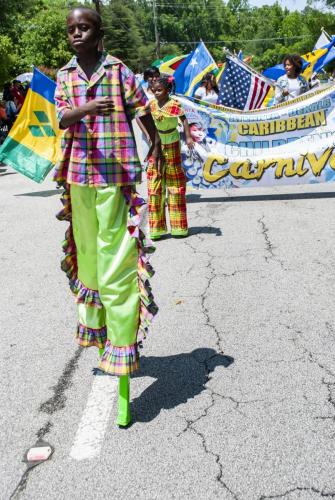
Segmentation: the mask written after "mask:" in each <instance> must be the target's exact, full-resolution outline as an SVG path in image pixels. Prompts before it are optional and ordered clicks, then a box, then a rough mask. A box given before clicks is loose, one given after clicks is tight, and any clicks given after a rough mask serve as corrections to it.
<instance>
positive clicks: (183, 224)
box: [147, 98, 188, 239]
mask: <svg viewBox="0 0 335 500" xmlns="http://www.w3.org/2000/svg"><path fill="white" fill-rule="evenodd" d="M150 110H151V115H152V117H153V119H154V122H155V125H156V128H157V130H158V133H159V136H160V139H161V144H162V153H163V165H162V171H161V175H159V172H158V170H157V168H156V166H155V164H154V162H153V160H152V159H150V160H149V166H148V170H147V179H148V195H149V228H150V237H152V238H153V239H155V238H159V237H160V236H163V235H164V234H166V233H167V226H166V218H165V200H166V190H167V193H168V197H167V198H168V210H169V216H170V225H171V234H172V235H175V236H186V235H187V233H188V226H187V215H186V176H185V173H184V170H183V167H182V164H181V153H180V138H179V132H178V130H177V126H178V122H179V120H178V118H179V117H181V116H185V112H184V110H183V108H182V107H181V104H180V103H179V102H178V101H177V100H176V99H172V98H169V100H168V102H167V103H166V104H165V105H164V106H162V107H161V108H160V107H159V105H158V102H157V101H156V100H155V99H153V100H151V101H150Z"/></svg>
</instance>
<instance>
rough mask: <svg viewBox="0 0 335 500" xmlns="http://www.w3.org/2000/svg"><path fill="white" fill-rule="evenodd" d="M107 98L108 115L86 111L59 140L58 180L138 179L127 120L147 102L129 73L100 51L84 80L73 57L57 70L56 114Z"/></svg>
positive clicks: (128, 181) (118, 182) (144, 111)
mask: <svg viewBox="0 0 335 500" xmlns="http://www.w3.org/2000/svg"><path fill="white" fill-rule="evenodd" d="M104 96H108V97H110V98H111V99H112V100H113V102H114V106H115V109H114V111H113V113H112V115H110V116H102V115H100V116H90V115H87V116H85V117H84V118H83V119H81V120H80V121H79V122H77V123H75V124H73V125H71V126H70V127H69V128H68V129H67V130H66V131H65V133H64V135H63V138H62V152H63V155H62V160H61V161H60V163H59V165H58V166H57V167H56V171H55V175H54V179H55V180H56V181H57V182H63V181H67V182H68V183H69V184H80V185H88V186H107V185H110V184H114V185H118V186H124V185H130V184H135V183H137V182H140V181H141V170H142V169H141V164H140V161H139V158H138V155H137V150H136V143H135V139H134V134H133V129H132V126H131V120H132V119H133V118H134V117H135V116H137V117H140V116H143V115H145V114H147V113H148V112H149V111H148V109H147V103H148V100H147V98H146V96H145V93H144V91H143V89H142V87H141V86H140V85H139V84H138V83H137V81H136V79H135V76H134V74H133V73H132V72H131V71H130V69H129V68H127V66H125V65H124V64H123V63H122V62H121V61H119V60H118V59H116V58H114V57H112V56H110V55H107V54H105V53H103V54H102V55H101V58H100V61H99V63H98V65H97V68H96V70H95V72H94V73H93V75H92V77H91V79H90V80H89V81H88V79H87V76H86V75H85V73H84V71H83V70H82V69H81V67H80V66H79V64H78V62H77V58H76V57H75V56H74V57H73V58H72V59H71V61H70V62H69V63H68V64H67V65H66V66H64V67H63V68H62V69H61V70H60V71H59V72H58V74H57V88H56V93H55V101H56V112H57V118H58V120H59V121H60V120H61V119H62V117H63V115H64V113H65V112H66V111H67V110H69V109H73V108H77V107H78V106H82V105H83V104H85V103H86V102H87V101H89V100H92V99H96V98H98V97H104Z"/></svg>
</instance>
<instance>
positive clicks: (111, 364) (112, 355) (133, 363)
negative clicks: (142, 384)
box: [98, 340, 139, 376]
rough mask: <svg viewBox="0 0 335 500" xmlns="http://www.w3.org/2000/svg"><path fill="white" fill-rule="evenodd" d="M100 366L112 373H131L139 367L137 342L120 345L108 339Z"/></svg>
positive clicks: (101, 368)
mask: <svg viewBox="0 0 335 500" xmlns="http://www.w3.org/2000/svg"><path fill="white" fill-rule="evenodd" d="M98 368H100V370H102V371H104V372H106V373H109V374H110V375H118V376H120V375H131V374H132V373H134V372H135V371H137V370H138V368H139V353H138V346H137V344H133V345H129V346H123V347H119V346H113V345H112V344H111V343H110V341H109V340H107V342H106V345H105V351H104V353H103V355H102V357H101V359H100V362H99V365H98Z"/></svg>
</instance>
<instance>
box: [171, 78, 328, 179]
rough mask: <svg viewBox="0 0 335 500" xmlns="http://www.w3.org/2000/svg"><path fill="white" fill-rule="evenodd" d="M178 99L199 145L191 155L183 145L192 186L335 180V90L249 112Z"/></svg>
mask: <svg viewBox="0 0 335 500" xmlns="http://www.w3.org/2000/svg"><path fill="white" fill-rule="evenodd" d="M177 97H178V99H179V100H180V101H181V103H182V105H183V107H184V109H185V111H186V116H187V119H188V122H189V124H190V130H191V134H192V137H193V140H194V142H195V148H194V150H193V152H190V151H189V150H188V148H187V146H186V144H185V143H184V142H183V141H182V158H183V166H184V169H185V172H186V176H187V179H188V185H189V186H192V187H195V188H207V189H208V188H209V189H210V188H220V187H255V186H274V185H284V184H301V183H307V184H312V183H321V182H330V181H335V86H331V87H328V88H325V89H322V90H317V91H314V92H308V93H307V94H304V95H302V96H300V97H298V98H296V99H293V100H292V101H289V102H287V103H283V104H280V105H278V106H274V107H272V108H268V109H262V110H254V111H248V112H247V111H239V110H235V109H232V108H224V107H222V106H215V105H209V104H206V103H199V101H197V102H195V101H194V100H192V99H190V98H187V97H184V96H177Z"/></svg>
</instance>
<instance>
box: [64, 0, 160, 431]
mask: <svg viewBox="0 0 335 500" xmlns="http://www.w3.org/2000/svg"><path fill="white" fill-rule="evenodd" d="M101 25H102V22H101V17H100V15H99V14H98V13H97V12H96V11H95V10H93V9H89V8H84V7H80V8H76V9H73V10H72V11H71V12H70V13H69V16H68V18H67V32H68V38H69V42H70V45H71V47H72V48H73V50H74V52H75V53H76V55H75V56H74V57H73V58H72V59H71V61H69V63H68V64H67V65H66V66H64V67H63V68H62V69H61V70H60V71H59V72H58V75H57V89H56V94H55V101H56V110H57V116H58V119H59V123H60V127H61V128H63V129H66V130H65V134H64V137H63V142H62V151H63V157H62V160H61V162H60V164H59V165H58V167H57V169H56V172H55V180H56V181H57V182H58V184H60V185H62V186H64V188H65V191H64V194H63V198H62V202H63V205H64V208H63V210H62V211H61V212H60V214H59V215H58V218H59V219H60V220H67V221H69V222H70V227H69V229H68V230H67V232H66V239H65V241H64V244H63V249H64V253H65V257H64V259H63V261H62V269H63V270H64V271H65V272H66V274H67V276H68V278H69V281H70V288H71V290H72V292H73V293H74V295H75V297H76V302H77V304H78V316H79V322H78V328H77V335H76V337H77V340H78V342H79V344H80V345H82V346H84V347H89V346H96V347H98V348H99V352H100V355H101V358H100V362H99V368H100V369H101V370H103V371H105V372H106V373H109V374H112V375H117V376H119V377H120V384H119V387H120V400H119V401H120V407H119V416H118V424H119V425H120V426H126V425H128V424H129V422H130V413H129V375H130V374H132V373H134V372H135V371H136V370H137V369H138V366H139V354H138V344H139V342H140V341H141V340H142V339H143V338H144V337H145V335H146V331H147V328H148V326H149V324H150V322H151V320H152V317H153V316H154V315H155V314H156V312H157V307H156V305H155V303H154V301H153V296H152V294H151V290H150V285H149V281H148V279H149V278H150V277H151V275H152V269H151V267H150V265H149V264H148V257H147V256H146V252H148V251H149V252H150V251H152V248H150V247H148V245H147V244H146V242H145V237H144V234H143V233H142V231H141V230H140V228H139V224H140V215H139V211H140V207H141V205H143V204H144V201H143V200H142V199H141V198H140V197H139V196H138V195H137V193H136V191H135V189H134V186H135V184H136V183H137V182H139V181H140V180H141V165H140V162H139V159H138V156H137V151H136V144H135V139H134V136H133V132H132V126H131V122H130V120H131V119H132V118H133V117H135V115H136V116H137V117H139V118H140V119H141V121H142V123H143V125H144V126H145V128H146V129H147V131H148V134H149V136H150V137H151V138H152V143H153V144H154V138H155V127H154V124H153V121H152V118H151V116H150V114H147V111H146V110H145V107H146V105H147V98H146V97H145V94H144V92H143V90H142V88H141V87H140V86H138V84H137V83H136V80H135V77H134V75H133V73H132V72H131V71H130V70H129V68H127V67H126V66H125V65H124V64H123V63H122V62H121V61H120V60H118V59H116V58H114V57H112V56H110V55H107V54H106V53H103V52H99V48H98V47H99V41H100V40H101V39H102V36H103V31H102V27H101ZM154 156H155V152H154Z"/></svg>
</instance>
